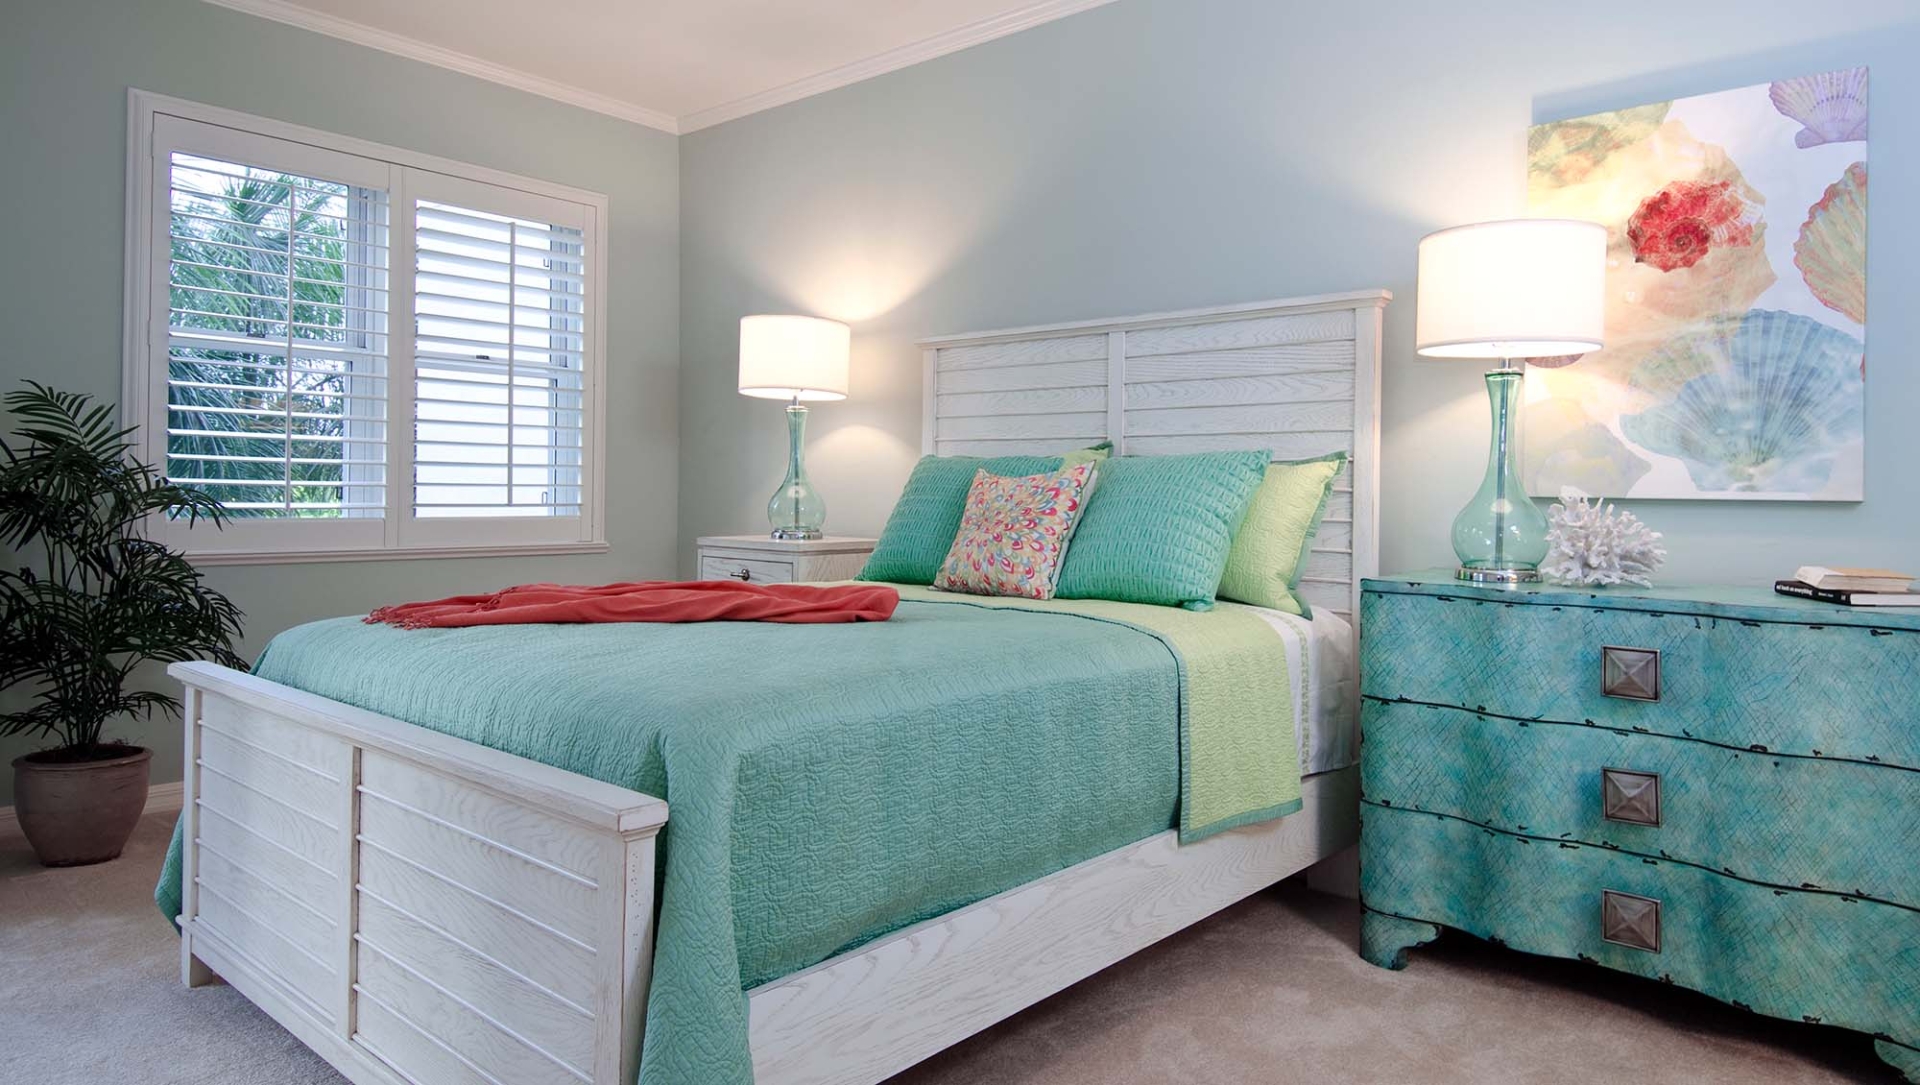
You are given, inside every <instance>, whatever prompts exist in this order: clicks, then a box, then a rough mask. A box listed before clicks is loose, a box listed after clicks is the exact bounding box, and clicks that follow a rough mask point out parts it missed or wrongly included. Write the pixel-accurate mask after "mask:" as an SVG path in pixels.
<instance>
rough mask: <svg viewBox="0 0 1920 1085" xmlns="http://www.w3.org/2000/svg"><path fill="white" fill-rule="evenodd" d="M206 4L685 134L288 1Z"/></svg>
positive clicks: (615, 104)
mask: <svg viewBox="0 0 1920 1085" xmlns="http://www.w3.org/2000/svg"><path fill="white" fill-rule="evenodd" d="M206 2H207V3H209V4H213V5H216V6H218V7H223V8H231V9H232V10H234V11H241V12H245V13H246V14H248V15H257V16H259V17H260V18H262V19H271V20H273V21H274V22H276V23H285V24H287V25H288V26H297V27H299V28H300V29H302V30H311V31H313V32H314V33H316V34H325V35H326V36H327V37H330V38H338V39H340V40H341V41H350V42H353V43H354V44H356V45H364V46H367V47H368V48H370V49H378V50H380V51H381V52H383V53H392V54H393V55H395V56H402V57H406V58H407V59H408V60H417V61H420V62H421V63H423V64H431V65H433V66H434V67H436V68H446V69H448V70H450V71H456V72H460V73H461V74H463V75H471V76H473V77H474V78H476V79H484V80H486V81H487V82H489V83H498V84H500V85H501V86H506V87H512V88H513V89H515V90H522V91H526V92H527V93H528V94H537V95H539V96H540V97H542V98H551V99H553V100H554V101H556V102H565V103H566V104H568V105H571V106H578V107H579V108H581V109H586V110H591V111H593V112H595V113H604V114H606V115H607V116H609V117H618V118H620V119H621V120H623V121H631V122H633V123H634V124H639V125H644V126H646V127H648V128H655V129H658V130H660V131H662V132H667V133H671V134H675V135H677V134H679V131H680V126H679V124H678V123H677V122H676V121H675V120H674V118H673V117H672V116H670V115H669V114H666V113H662V112H660V111H659V110H657V109H648V108H647V107H646V106H643V105H639V104H638V103H635V102H628V101H623V100H621V99H619V98H614V97H610V96H608V95H605V94H600V93H597V92H595V91H591V90H587V89H586V88H584V87H576V86H573V85H571V84H569V83H561V82H558V81H557V80H553V79H548V78H545V77H544V76H538V75H533V74H531V73H529V72H523V71H521V70H519V69H518V68H509V67H507V66H506V65H504V64H496V63H494V62H493V61H491V60H482V59H481V58H479V57H476V56H470V55H468V54H466V53H460V52H455V51H454V50H452V49H443V48H441V47H440V46H438V45H431V44H428V43H427V42H424V41H421V40H419V39H418V38H409V37H407V36H405V35H403V34H395V33H392V32H391V31H386V30H381V29H379V28H378V27H372V26H368V25H366V24H365V23H356V22H354V21H352V20H350V19H342V18H338V17H337V16H333V15H326V14H323V13H321V12H318V11H314V10H312V9H310V8H304V7H301V6H299V5H298V4H290V3H288V2H287V0H206Z"/></svg>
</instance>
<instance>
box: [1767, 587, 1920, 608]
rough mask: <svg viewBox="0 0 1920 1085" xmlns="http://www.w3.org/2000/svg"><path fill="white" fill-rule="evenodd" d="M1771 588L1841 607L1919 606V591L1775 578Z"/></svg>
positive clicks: (1783, 593)
mask: <svg viewBox="0 0 1920 1085" xmlns="http://www.w3.org/2000/svg"><path fill="white" fill-rule="evenodd" d="M1773 590H1774V591H1776V592H1779V593H1780V594H1781V595H1793V596H1798V597H1799V598H1801V599H1817V600H1819V601H1820V602H1822V603H1838V604H1840V605H1841V606H1843V607H1920V591H1887V590H1867V589H1859V588H1853V589H1849V588H1817V587H1814V586H1813V585H1812V584H1809V583H1807V582H1806V581H1804V580H1776V581H1774V582H1773Z"/></svg>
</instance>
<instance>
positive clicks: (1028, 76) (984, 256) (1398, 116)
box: [680, 0, 1920, 581]
mask: <svg viewBox="0 0 1920 1085" xmlns="http://www.w3.org/2000/svg"><path fill="white" fill-rule="evenodd" d="M1917 58H1920V8H1917V7H1916V6H1915V5H1914V4H1912V3H1910V2H1907V0H1846V2H1844V3H1825V4H1809V3H1807V2H1806V0H1711V2H1705V0H1686V2H1682V3H1674V2H1672V0H1611V2H1608V3H1602V4H1568V3H1541V2H1539V0H1527V2H1510V0H1504V2H1486V0H1466V2H1456V3H1430V2H1427V0H1376V2H1371V3H1315V4H1310V3H1293V2H1289V3H1280V2H1275V0H1119V2H1117V3H1114V4H1111V5H1108V6H1104V7H1100V8H1097V9H1095V10H1092V11H1089V12H1086V13H1083V14H1080V15H1076V16H1073V17H1071V18H1068V19H1064V20H1061V21H1059V22H1056V23H1051V24H1048V25H1046V26H1042V27H1039V28H1037V29H1034V30H1031V31H1028V32H1025V33H1022V34H1018V35H1015V36H1013V37H1009V38H1005V39H1002V40H1000V41H996V42H992V43H989V44H986V45H982V46H979V47H976V48H974V49H970V50H967V51H965V52H962V53H958V54H955V55H952V56H948V57H944V58H942V59H939V60H935V61H933V62H930V63H927V64H922V65H919V66H917V67H913V68H908V69H905V70H903V71H900V72H896V73H893V74H891V75H887V76H883V77H881V78H878V79H874V80H870V81H868V82H865V83H861V84H858V85H855V86H852V87H848V88H845V89H842V90H838V91H835V92H833V93H830V94H825V95H821V96H819V97H816V98H812V99H808V100H805V101H802V102H798V103H795V104H793V105H789V106H786V107H783V108H781V109H776V110H773V111H770V112H767V113H762V114H758V115H756V116H751V117H747V118H744V119H742V120H739V121H735V122H733V123H730V124H726V125H722V126H720V127H717V128H713V129H709V130H706V131H702V132H696V133H693V134H692V135H689V136H687V137H685V138H683V139H682V141H681V152H680V153H681V190H682V192H683V193H684V196H683V201H682V209H681V210H682V218H681V238H682V241H681V298H682V309H681V333H682V343H683V359H682V369H681V395H680V428H681V433H682V435H683V437H682V442H681V448H680V455H681V475H680V533H681V536H682V543H683V546H682V555H683V560H684V555H685V553H686V547H685V544H686V543H687V542H688V540H690V539H691V538H692V537H694V536H696V535H700V534H710V533H714V532H727V531H748V530H753V529H755V528H756V527H758V526H760V525H761V524H762V523H763V517H764V512H763V509H764V502H765V500H766V497H767V495H768V494H769V493H771V492H772V491H773V489H774V487H775V486H776V485H777V484H778V482H779V479H780V473H781V469H782V464H783V462H784V456H785V453H784V448H783V431H782V428H781V424H780V411H779V406H778V405H777V404H771V403H766V402H764V401H755V400H747V399H742V398H741V397H740V396H738V395H737V394H736V393H735V391H734V386H733V385H734V356H733V351H734V344H735V336H736V331H735V322H736V321H737V319H738V318H739V317H740V316H741V315H743V314H746V313H753V312H766V311H773V312H779V311H800V312H810V313H815V314H819V315H824V316H832V317H838V318H841V319H844V320H848V321H850V322H852V323H853V325H854V329H855V366H854V373H853V394H852V398H851V399H849V400H848V401H846V402H845V403H829V404H823V405H820V406H819V407H818V408H817V409H816V410H815V412H814V416H813V430H814V432H813V441H812V453H811V460H810V464H811V467H812V471H813V476H814V480H815V482H816V483H817V484H818V485H819V486H820V488H821V489H822V490H823V491H824V493H825V495H826V498H827V501H828V506H829V527H830V529H831V530H836V531H840V532H842V533H856V532H858V533H871V532H873V531H875V530H876V529H877V528H879V527H880V525H881V524H882V523H883V522H884V519H885V515H886V512H887V509H888V507H889V506H890V504H891V503H892V501H893V498H894V495H895V493H896V492H897V489H898V485H899V483H900V481H901V480H902V479H903V478H904V477H905V475H906V472H907V470H908V468H909V467H910V466H911V464H912V462H913V460H914V458H915V457H916V456H917V455H918V453H919V430H920V399H919V397H920V361H919V356H918V354H917V353H916V352H915V350H914V349H913V346H912V341H913V340H914V339H915V338H917V337H920V336H926V335H935V334H941V333H950V332H963V331H971V330H976V329H982V328H995V327H1006V326H1009V325H1018V324H1028V323H1038V322H1052V321H1061V320H1073V319H1082V318H1093V317H1101V316H1122V315H1126V314H1128V313H1138V312H1150V311H1154V310H1162V309H1177V308H1184V307H1189V306H1202V305H1216V304H1224V303H1227V302H1237V301H1254V300H1259V299H1264V298H1279V297H1287V296H1291V295H1298V294H1316V293H1323V292H1326V291H1333V290H1348V289H1358V288H1363V287H1382V286H1383V287H1388V288H1390V289H1392V290H1393V292H1394V293H1395V295H1396V296H1397V300H1396V301H1395V302H1394V303H1393V305H1392V306H1391V307H1390V308H1389V310H1388V318H1387V336H1386V342H1385V381H1384V386H1383V392H1384V396H1383V398H1384V414H1385V419H1384V420H1385V428H1384V433H1385V438H1384V442H1385V447H1384V454H1383V457H1382V460H1381V478H1382V538H1383V546H1382V561H1383V564H1384V565H1385V566H1386V567H1387V568H1388V569H1395V568H1409V567H1417V566H1428V565H1436V564H1441V563H1443V562H1448V561H1450V560H1451V550H1450V547H1449V544H1448V536H1447V531H1448V525H1449V523H1450V522H1451V520H1452V517H1453V514H1454V512H1455V511H1457V509H1458V508H1459V506H1460V505H1461V504H1463V503H1464V502H1465V500H1466V498H1467V496H1468V494H1470V493H1471V492H1472V490H1473V488H1474V487H1475V486H1476V485H1477V484H1478V483H1479V480H1480V476H1481V472H1482V468H1483V465H1484V463H1485V458H1486V433H1487V425H1488V423H1487V409H1486V404H1485V399H1484V393H1483V392H1482V390H1481V386H1480V377H1479V368H1478V367H1476V366H1475V365H1473V364H1471V363H1460V362H1431V361H1424V360H1416V359H1415V357H1414V356H1413V351H1412V328H1413V310H1414V305H1413V302H1414V253H1415V246H1416V244H1417V242H1418V241H1419V239H1420V237H1421V236H1422V235H1423V234H1425V233H1427V232H1428V231H1430V230H1433V229H1436V228H1439V227H1443V226H1450V225H1454V224H1457V223H1462V222H1471V221H1475V220H1479V219H1489V218H1504V217H1511V216H1513V215H1516V214H1522V213H1524V201H1525V190H1524V170H1525V153H1526V130H1527V126H1528V125H1529V124H1530V123H1532V122H1534V121H1536V120H1551V119H1559V118H1562V117H1568V116H1577V115H1580V114H1583V113H1587V112H1591V111H1594V110H1600V109H1612V108H1617V107H1620V106H1626V105H1633V104H1638V103H1641V102H1646V101H1656V100H1660V99H1663V98H1669V97H1674V96H1678V95H1687V94H1695V93H1701V92H1706V91H1713V90H1720V89H1724V88H1728V87H1736V86H1743V85H1747V84H1751V83H1759V82H1766V81H1768V80H1771V79H1775V78H1781V77H1785V76H1790V75H1796V74H1804V73H1809V72H1816V71H1821V70H1825V69H1830V68H1837V67H1842V66H1851V65H1856V64H1870V65H1872V66H1873V90H1872V94H1873V121H1872V123H1873V138H1872V148H1871V160H1872V165H1873V178H1874V180H1873V188H1874V199H1873V207H1872V212H1871V219H1872V224H1871V229H1872V238H1871V253H1872V255H1871V269H1870V276H1871V277H1870V288H1871V291H1872V296H1871V299H1870V309H1871V312H1872V317H1871V329H1870V331H1869V340H1870V342H1869V345H1868V350H1869V353H1870V361H1869V365H1868V370H1869V379H1868V385H1867V387H1868V389H1869V390H1870V395H1869V402H1868V404H1867V439H1868V445H1867V465H1866V469H1867V500H1866V502H1865V503H1864V504H1859V505H1789V504H1731V503H1705V502H1701V503H1674V502H1642V503H1639V504H1638V505H1637V506H1636V511H1638V512H1639V513H1640V514H1641V515H1642V517H1643V518H1644V519H1646V520H1647V521H1648V522H1649V523H1650V524H1651V525H1652V526H1653V527H1654V528H1655V529H1656V530H1660V531H1664V532H1665V533H1666V534H1667V543H1668V545H1669V547H1670V549H1671V551H1672V558H1671V565H1670V571H1669V574H1668V576H1669V578H1670V579H1676V580H1678V579H1689V580H1719V581H1726V580H1744V581H1761V580H1769V579H1771V578H1773V577H1776V576H1779V575H1783V574H1786V573H1788V572H1790V571H1791V570H1792V569H1793V568H1795V567H1796V566H1798V565H1800V564H1802V563H1805V562H1810V561H1823V562H1829V563H1848V564H1854V563H1860V564H1882V563H1885V564H1890V565H1895V566H1900V567H1906V568H1912V567H1914V566H1915V565H1916V564H1920V426H1916V425H1915V424H1914V423H1913V421H1912V415H1913V410H1914V407H1915V405H1916V404H1920V363H1916V361H1915V349H1914V345H1913V344H1914V343H1915V342H1916V341H1920V312H1917V311H1916V307H1915V306H1914V305H1913V304H1912V303H1911V301H1910V299H1911V297H1912V296H1913V294H1914V293H1915V291H1916V290H1917V289H1920V244H1916V237H1917V236H1920V201H1916V200H1915V199H1914V198H1913V197H1912V193H1914V192H1915V191H1916V182H1920V168H1917V167H1920V64H1916V63H1915V61H1916V59H1917ZM1796 221H1797V219H1796ZM683 568H684V566H683Z"/></svg>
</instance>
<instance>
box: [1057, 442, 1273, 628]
mask: <svg viewBox="0 0 1920 1085" xmlns="http://www.w3.org/2000/svg"><path fill="white" fill-rule="evenodd" d="M1271 458H1272V456H1271V454H1270V453H1267V452H1201V453H1197V454H1195V455H1190V456H1121V457H1119V458H1117V459H1112V460H1108V461H1107V462H1106V463H1105V464H1104V465H1103V466H1102V467H1101V468H1100V483H1099V485H1098V486H1097V487H1095V488H1094V491H1093V496H1092V497H1091V498H1089V499H1088V501H1087V511H1086V513H1085V514H1084V515H1083V516H1082V517H1081V520H1080V526H1079V527H1078V528H1076V529H1075V530H1074V534H1073V545H1072V546H1071V547H1069V548H1068V550H1067V557H1066V563H1065V566H1064V567H1063V568H1062V569H1061V570H1060V586H1059V590H1058V591H1056V592H1055V597H1056V598H1060V599H1115V600H1119V601H1120V602H1123V603H1156V604H1159V605H1162V606H1183V607H1186V608H1187V609H1188V610H1206V609H1207V608H1209V607H1211V606H1213V596H1214V592H1215V590H1216V589H1217V588H1218V587H1219V586H1220V573H1221V572H1222V571H1223V570H1224V569H1226V567H1227V554H1228V552H1229V551H1230V550H1231V549H1232V548H1233V533H1234V531H1235V530H1236V529H1238V528H1239V526H1240V521H1241V519H1242V518H1244V517H1245V516H1246V514H1247V506H1248V504H1250V503H1251V502H1252V501H1253V492H1254V491H1255V490H1256V489H1258V488H1259V487H1260V481H1261V479H1262V478H1263V477H1265V474H1266V467H1267V461H1268V460H1270V459H1271Z"/></svg>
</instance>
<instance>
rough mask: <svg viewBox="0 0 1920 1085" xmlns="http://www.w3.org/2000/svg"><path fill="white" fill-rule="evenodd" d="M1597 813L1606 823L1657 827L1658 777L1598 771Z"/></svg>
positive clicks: (1617, 771) (1638, 773) (1658, 812)
mask: <svg viewBox="0 0 1920 1085" xmlns="http://www.w3.org/2000/svg"><path fill="white" fill-rule="evenodd" d="M1600 813H1601V815H1602V816H1604V817H1605V818H1606V819H1607V820H1608V821H1618V822H1621V823H1623V824H1627V825H1647V826H1651V827H1653V828H1656V829H1657V828H1659V827H1660V774H1659V773H1657V772H1635V771H1634V770H1632V769H1601V770H1600Z"/></svg>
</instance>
